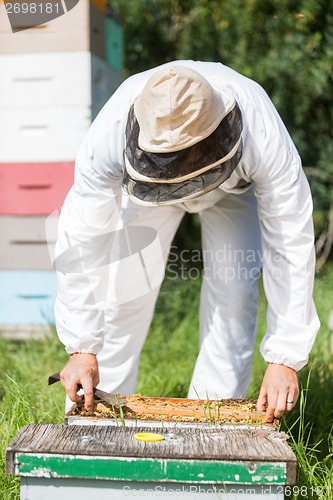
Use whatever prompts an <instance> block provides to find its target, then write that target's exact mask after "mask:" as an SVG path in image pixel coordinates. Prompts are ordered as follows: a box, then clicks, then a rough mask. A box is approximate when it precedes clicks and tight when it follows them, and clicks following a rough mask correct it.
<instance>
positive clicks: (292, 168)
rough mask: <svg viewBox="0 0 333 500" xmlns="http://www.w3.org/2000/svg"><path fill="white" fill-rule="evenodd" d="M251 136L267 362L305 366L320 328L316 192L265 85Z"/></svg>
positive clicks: (252, 118)
mask: <svg viewBox="0 0 333 500" xmlns="http://www.w3.org/2000/svg"><path fill="white" fill-rule="evenodd" d="M249 129H250V130H249V136H250V137H252V148H253V154H252V157H253V158H256V165H255V169H254V173H253V174H252V180H253V181H254V182H255V191H256V197H257V200H258V213H259V220H260V225H261V235H262V257H263V283H264V289H265V294H266V298H267V301H268V310H267V332H266V334H265V336H264V338H263V340H262V343H261V346H260V351H261V353H262V355H263V357H264V359H265V360H266V361H267V362H272V363H277V364H283V365H286V366H289V367H291V368H293V369H295V370H300V369H301V368H302V367H303V366H304V365H305V364H306V363H307V362H308V356H309V352H310V350H311V348H312V345H313V343H314V341H315V338H316V334H317V331H318V329H319V326H320V324H319V320H318V316H317V313H316V309H315V306H314V303H313V299H312V292H313V282H314V271H315V252H314V231H313V223H312V197H311V192H310V188H309V185H308V182H307V180H306V177H305V174H304V171H303V169H302V165H301V160H300V158H299V155H298V153H297V151H296V148H295V146H294V144H293V142H292V140H291V138H290V136H289V134H288V132H287V130H286V128H285V126H284V125H283V123H282V120H281V118H280V117H279V115H278V113H277V112H276V110H275V108H274V106H273V104H272V103H271V101H270V100H269V98H268V96H267V95H266V94H265V92H264V91H262V89H261V90H260V91H259V92H258V95H257V103H256V106H255V108H253V109H252V111H251V113H250V122H249Z"/></svg>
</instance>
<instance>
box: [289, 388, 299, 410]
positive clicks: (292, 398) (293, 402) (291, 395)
mask: <svg viewBox="0 0 333 500" xmlns="http://www.w3.org/2000/svg"><path fill="white" fill-rule="evenodd" d="M297 399H298V389H296V390H295V391H293V392H289V393H288V396H287V400H286V411H291V410H292V409H293V408H294V406H295V405H296V403H297Z"/></svg>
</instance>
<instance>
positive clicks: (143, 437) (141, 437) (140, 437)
mask: <svg viewBox="0 0 333 500" xmlns="http://www.w3.org/2000/svg"><path fill="white" fill-rule="evenodd" d="M134 437H135V439H136V440H137V441H146V442H149V443H153V442H155V441H163V440H164V439H165V438H164V436H162V434H154V433H153V432H139V433H138V434H134Z"/></svg>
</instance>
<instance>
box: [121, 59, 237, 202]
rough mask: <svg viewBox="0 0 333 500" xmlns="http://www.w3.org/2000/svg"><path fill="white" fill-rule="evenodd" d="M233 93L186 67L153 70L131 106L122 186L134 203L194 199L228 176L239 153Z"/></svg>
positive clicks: (234, 166)
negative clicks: (212, 83)
mask: <svg viewBox="0 0 333 500" xmlns="http://www.w3.org/2000/svg"><path fill="white" fill-rule="evenodd" d="M242 128H243V127H242V115H241V111H240V109H239V106H238V104H237V102H236V101H235V99H234V97H233V96H232V95H231V94H230V93H229V92H228V91H227V90H226V91H225V92H223V93H222V92H218V91H216V90H215V89H214V88H213V87H212V86H211V85H210V83H209V82H208V81H207V80H206V79H205V78H204V77H203V76H201V75H200V74H199V73H198V72H196V71H194V70H193V69H191V68H189V67H186V66H180V65H175V66H169V67H167V68H164V69H162V70H160V71H157V72H156V73H154V74H153V76H152V77H151V78H150V79H149V80H148V82H147V83H146V85H145V87H144V89H143V91H142V92H141V94H140V95H139V97H138V99H137V100H136V101H135V103H134V104H133V105H132V107H131V108H130V111H129V114H128V120H127V126H126V147H125V170H124V177H123V187H124V189H125V190H126V191H127V192H128V194H129V196H130V197H131V198H133V200H134V201H135V202H136V203H139V204H143V205H166V204H172V203H178V202H182V201H185V200H189V199H193V198H197V197H199V196H201V195H203V194H205V193H208V192H209V191H212V190H213V189H215V188H216V187H218V186H219V185H220V184H222V183H223V182H224V181H225V180H226V179H228V178H229V177H230V175H231V174H232V172H233V171H234V169H235V168H236V166H237V165H238V163H239V161H240V159H241V156H242V138H241V133H242Z"/></svg>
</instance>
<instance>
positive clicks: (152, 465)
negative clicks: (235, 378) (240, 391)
mask: <svg viewBox="0 0 333 500" xmlns="http://www.w3.org/2000/svg"><path fill="white" fill-rule="evenodd" d="M16 458H17V467H16V473H17V474H18V475H20V476H33V477H76V478H87V479H88V478H89V479H111V480H120V481H159V482H160V481H171V482H185V483H186V482H190V483H229V484H230V483H232V484H234V483H238V484H286V477H287V465H286V463H284V462H268V463H256V464H254V463H253V462H247V463H246V462H245V461H244V462H226V461H216V460H201V461H199V460H176V459H173V460H171V459H152V458H147V459H143V458H141V459H140V458H126V457H100V456H99V457H85V456H73V455H36V454H30V453H24V454H23V453H21V454H18V455H17V456H16Z"/></svg>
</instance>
